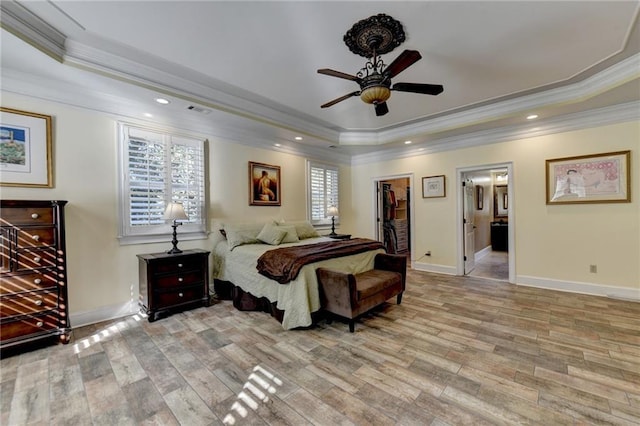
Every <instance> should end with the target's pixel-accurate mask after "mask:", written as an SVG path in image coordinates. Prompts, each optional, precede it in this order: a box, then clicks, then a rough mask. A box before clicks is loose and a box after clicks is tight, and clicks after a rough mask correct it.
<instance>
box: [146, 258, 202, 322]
mask: <svg viewBox="0 0 640 426" xmlns="http://www.w3.org/2000/svg"><path fill="white" fill-rule="evenodd" d="M209 253H210V252H208V251H205V250H185V251H183V252H182V253H178V254H168V253H149V254H139V255H138V273H139V277H140V280H139V283H140V306H141V308H142V309H143V311H144V312H145V313H146V314H147V315H148V319H149V322H153V321H155V320H156V319H158V315H159V314H165V313H169V312H170V311H177V310H185V309H190V308H193V307H195V306H197V305H203V306H209Z"/></svg>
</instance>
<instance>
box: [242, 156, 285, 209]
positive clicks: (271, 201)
mask: <svg viewBox="0 0 640 426" xmlns="http://www.w3.org/2000/svg"><path fill="white" fill-rule="evenodd" d="M280 183H281V180H280V166H272V165H269V164H263V163H254V162H252V161H250V162H249V205H251V206H279V205H280V204H281V190H280Z"/></svg>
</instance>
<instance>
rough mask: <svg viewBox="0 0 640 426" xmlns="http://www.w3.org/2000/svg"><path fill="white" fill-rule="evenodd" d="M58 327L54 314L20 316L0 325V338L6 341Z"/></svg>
mask: <svg viewBox="0 0 640 426" xmlns="http://www.w3.org/2000/svg"><path fill="white" fill-rule="evenodd" d="M58 327H59V324H58V322H57V320H56V317H55V316H52V315H43V316H38V317H26V318H20V319H19V320H15V321H8V322H3V323H2V325H0V339H1V340H2V341H3V342H5V341H7V340H10V339H14V338H16V337H24V336H28V335H29V334H36V333H42V332H46V331H52V330H56V329H57V328H58Z"/></svg>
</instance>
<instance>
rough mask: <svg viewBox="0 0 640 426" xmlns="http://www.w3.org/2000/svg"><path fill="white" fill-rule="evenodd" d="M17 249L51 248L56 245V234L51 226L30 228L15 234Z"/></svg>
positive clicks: (22, 229)
mask: <svg viewBox="0 0 640 426" xmlns="http://www.w3.org/2000/svg"><path fill="white" fill-rule="evenodd" d="M17 236H18V240H17V248H25V247H52V246H55V245H56V233H55V232H54V228H53V227H51V226H42V227H39V226H31V227H28V228H21V229H19V230H18V232H17Z"/></svg>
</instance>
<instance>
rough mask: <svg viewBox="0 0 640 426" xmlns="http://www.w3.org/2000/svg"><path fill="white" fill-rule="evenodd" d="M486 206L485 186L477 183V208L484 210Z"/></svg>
mask: <svg viewBox="0 0 640 426" xmlns="http://www.w3.org/2000/svg"><path fill="white" fill-rule="evenodd" d="M483 208H484V187H483V186H482V185H476V210H482V209H483Z"/></svg>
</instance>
